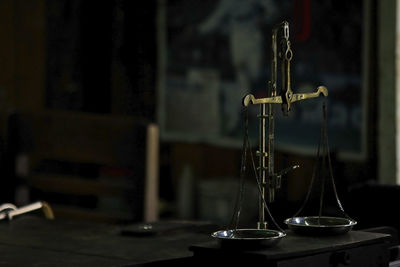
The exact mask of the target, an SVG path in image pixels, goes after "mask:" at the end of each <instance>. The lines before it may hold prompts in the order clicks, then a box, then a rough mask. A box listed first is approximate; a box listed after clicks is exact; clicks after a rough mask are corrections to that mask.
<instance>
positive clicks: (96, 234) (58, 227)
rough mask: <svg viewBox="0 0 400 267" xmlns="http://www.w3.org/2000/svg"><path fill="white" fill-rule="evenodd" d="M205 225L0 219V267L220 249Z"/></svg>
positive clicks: (380, 237) (308, 249) (270, 252)
mask: <svg viewBox="0 0 400 267" xmlns="http://www.w3.org/2000/svg"><path fill="white" fill-rule="evenodd" d="M216 230H219V229H218V226H217V225H215V224H212V223H207V222H193V221H167V222H156V223H152V224H131V225H102V224H89V223H82V222H67V221H57V220H45V219H43V218H39V217H31V216H21V217H19V218H16V219H15V220H13V221H9V222H8V221H0V266H15V265H17V266H27V263H29V265H30V266H93V265H95V266H97V267H100V266H133V265H139V264H146V263H152V262H163V261H168V260H174V259H185V258H188V259H189V258H190V257H192V256H193V255H194V253H195V252H196V251H208V252H209V251H220V246H219V243H218V241H217V240H215V239H213V238H212V237H211V233H212V232H214V231H216ZM389 237H390V235H386V234H380V233H370V232H362V231H351V232H349V233H347V234H346V235H342V236H331V237H324V238H320V237H303V236H297V235H294V234H292V233H290V232H288V235H287V236H286V237H285V238H283V239H282V241H280V242H279V243H278V245H277V246H275V247H271V248H268V249H257V250H251V251H247V253H251V254H252V255H254V256H256V257H266V258H268V259H275V258H276V259H277V258H282V257H286V256H288V255H289V256H292V257H294V256H300V255H305V254H311V253H318V252H323V251H328V250H332V249H338V248H339V247H340V248H347V247H354V246H359V245H362V244H368V243H376V242H384V240H385V239H386V238H389Z"/></svg>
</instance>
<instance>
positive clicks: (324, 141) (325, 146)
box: [293, 102, 353, 220]
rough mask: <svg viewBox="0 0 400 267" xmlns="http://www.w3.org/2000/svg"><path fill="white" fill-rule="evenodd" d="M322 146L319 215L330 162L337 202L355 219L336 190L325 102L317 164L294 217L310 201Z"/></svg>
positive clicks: (342, 210) (341, 209) (330, 175)
mask: <svg viewBox="0 0 400 267" xmlns="http://www.w3.org/2000/svg"><path fill="white" fill-rule="evenodd" d="M321 146H322V165H321V168H320V169H321V179H322V182H321V194H320V202H319V212H318V217H321V215H322V209H323V203H324V194H325V180H326V170H325V165H326V163H327V164H328V173H329V177H328V178H329V179H330V180H331V183H332V187H333V192H334V194H335V200H336V203H337V205H338V207H339V209H340V211H341V212H342V214H343V215H344V216H345V217H346V218H348V219H350V220H353V219H352V218H350V216H349V215H347V214H346V212H345V211H344V209H343V205H342V203H341V202H340V200H339V196H338V193H337V190H336V185H335V179H334V177H333V169H332V161H331V156H330V152H329V142H328V131H327V111H326V103H325V102H323V104H322V125H321V135H320V140H319V144H318V150H317V161H316V164H315V165H314V169H313V174H312V178H311V183H310V186H309V188H308V191H307V195H306V198H305V200H304V202H303V204H302V206H301V207H300V209H299V210H298V211H297V212H296V213H295V215H294V216H293V217H296V216H298V215H299V214H300V212H302V211H303V209H304V208H305V206H306V204H307V202H308V201H309V198H310V195H311V192H312V189H313V186H314V184H315V182H316V180H315V178H316V175H317V167H318V166H319V163H320V158H321V155H320V152H321ZM326 159H327V161H328V162H326Z"/></svg>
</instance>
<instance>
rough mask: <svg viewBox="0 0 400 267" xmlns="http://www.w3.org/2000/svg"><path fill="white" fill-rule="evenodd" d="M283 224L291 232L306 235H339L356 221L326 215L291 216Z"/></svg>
mask: <svg viewBox="0 0 400 267" xmlns="http://www.w3.org/2000/svg"><path fill="white" fill-rule="evenodd" d="M285 224H287V226H288V227H289V229H291V230H292V231H293V232H295V233H298V234H307V235H340V234H345V233H347V232H348V231H350V230H351V229H352V228H353V226H354V225H356V224H357V222H356V221H354V220H351V219H347V218H341V217H328V216H309V217H292V218H288V219H286V220H285Z"/></svg>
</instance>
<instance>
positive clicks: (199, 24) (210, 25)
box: [0, 0, 400, 227]
mask: <svg viewBox="0 0 400 267" xmlns="http://www.w3.org/2000/svg"><path fill="white" fill-rule="evenodd" d="M0 13H1V17H2V23H1V24H0V34H1V36H2V38H1V40H2V42H1V43H0V47H1V49H0V58H1V61H0V62H1V64H0V68H1V71H0V119H1V124H0V126H1V128H0V131H1V136H0V141H1V143H0V145H1V146H0V149H1V150H0V152H1V154H0V156H1V158H0V159H1V169H2V174H1V176H0V177H1V178H0V179H1V187H0V202H1V203H4V202H12V203H16V204H17V205H23V204H27V203H30V202H32V201H36V200H43V201H47V202H48V203H50V205H51V206H52V207H53V208H54V211H55V216H56V218H60V219H79V220H90V221H96V222H112V223H115V222H137V221H142V220H158V219H162V220H164V219H165V220H167V219H168V220H169V219H173V220H174V219H179V220H206V221H213V222H216V223H219V224H222V225H225V224H228V223H229V222H230V219H231V217H232V214H233V212H234V207H235V201H237V192H238V190H239V189H240V188H239V176H240V168H241V157H242V142H243V133H244V123H243V116H242V106H241V100H242V97H243V96H244V95H246V94H248V93H252V94H254V95H255V96H256V97H266V96H267V89H268V81H269V80H270V79H271V77H270V76H271V75H270V72H271V69H270V67H271V66H270V65H271V63H270V61H271V32H272V28H273V27H274V26H275V25H277V24H278V23H280V22H282V21H284V20H286V21H288V22H289V23H290V41H291V47H292V50H293V60H292V61H291V74H292V77H291V78H292V90H293V91H294V92H295V93H300V92H314V91H316V88H317V87H318V86H319V85H325V86H326V87H327V88H328V90H329V96H328V98H327V99H321V98H319V99H312V100H307V101H303V102H297V103H296V104H295V105H294V106H293V110H292V112H291V113H290V114H289V116H288V117H286V116H283V115H282V112H281V109H280V106H276V107H275V112H276V117H275V122H276V128H275V133H276V137H275V138H276V139H275V145H276V146H275V149H276V151H275V153H276V154H275V169H276V170H277V171H279V170H281V169H284V168H287V167H290V166H293V165H297V164H298V165H300V168H298V169H296V170H293V171H291V172H290V173H288V174H287V175H286V176H284V177H283V180H282V186H281V189H280V190H279V191H278V192H277V198H276V200H275V202H274V203H271V207H270V208H271V212H272V214H273V215H274V217H275V219H276V220H277V222H278V223H279V224H281V222H283V219H284V218H287V217H291V216H292V215H294V213H295V212H296V211H297V210H298V209H299V208H300V206H301V204H302V202H303V200H304V197H305V196H306V193H307V191H308V189H309V185H310V182H311V178H312V174H313V168H314V165H315V163H316V154H317V147H318V141H319V135H320V128H321V124H322V103H323V102H325V103H326V104H327V109H328V115H327V130H328V136H329V145H330V152H331V159H332V168H333V177H334V179H335V184H336V187H337V190H338V195H339V198H340V200H341V202H342V204H343V206H344V209H345V211H346V213H347V214H349V215H350V216H351V217H353V218H354V219H356V220H358V221H359V225H358V227H370V226H378V225H393V226H396V227H398V226H399V225H400V222H399V221H398V219H397V216H396V211H395V210H394V209H393V210H390V209H389V210H387V211H385V212H384V210H385V209H382V208H381V207H382V206H385V207H395V206H396V205H397V204H398V203H399V200H400V199H399V198H400V195H399V194H400V192H399V188H398V186H397V183H398V181H399V179H398V173H397V166H398V157H397V146H398V144H399V142H398V136H397V132H396V129H397V124H398V119H397V118H398V114H400V113H399V112H398V108H397V106H396V98H397V94H398V93H397V91H399V90H398V84H397V72H396V70H397V67H396V66H397V65H396V64H397V63H396V60H397V59H396V51H397V50H396V48H397V46H398V44H397V42H398V41H397V39H396V33H397V31H398V30H397V24H398V23H397V17H398V15H397V14H400V13H398V12H397V2H396V1H381V2H379V1H376V0H357V1H344V2H343V1H340V2H339V1H333V0H323V1H313V0H285V1H274V0H252V1H229V0H228V1H226V0H219V1H217V0H215V1H214V0H207V1H187V0H186V1H183V0H158V1H157V0H150V1H128V0H115V1H102V2H89V1H82V0H70V1H67V0H57V1H46V0H36V1H23V0H15V1H12V0H4V1H1V2H0ZM248 112H249V113H248V114H249V115H248V120H249V138H250V140H251V144H252V150H253V151H254V154H255V150H256V147H257V142H258V141H257V140H258V139H257V138H258V122H257V113H258V108H257V107H250V108H249V111H248ZM248 164H251V163H248ZM249 167H250V165H249ZM326 168H328V167H325V169H326ZM248 169H251V168H248ZM245 181H246V182H245V185H246V186H245V190H244V197H243V203H242V215H241V223H242V224H243V225H250V226H252V225H255V223H256V222H257V220H258V190H257V188H256V186H255V181H256V180H255V178H254V175H253V174H252V172H251V171H249V172H248V173H247V176H246V179H245ZM319 188H320V187H319ZM314 189H315V188H314ZM315 191H316V194H317V196H316V197H317V198H318V193H320V189H318V188H316V189H315ZM326 193H327V194H332V192H331V191H327V192H326ZM327 206H328V208H327V209H328V211H329V212H339V213H340V210H339V209H338V206H337V203H335V201H333V202H331V203H329V201H327ZM335 209H336V211H334V210H335ZM312 212H313V211H310V213H312Z"/></svg>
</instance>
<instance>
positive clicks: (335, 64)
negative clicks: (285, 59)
mask: <svg viewBox="0 0 400 267" xmlns="http://www.w3.org/2000/svg"><path fill="white" fill-rule="evenodd" d="M160 3H161V4H160V6H159V9H160V12H159V13H160V16H161V18H160V19H159V22H160V23H159V27H160V29H159V31H160V38H159V40H160V43H159V45H160V49H159V51H160V60H161V64H160V66H162V68H161V69H160V73H159V74H160V75H159V88H158V90H159V91H158V92H159V107H158V115H159V116H158V118H159V124H160V129H161V138H162V139H164V140H166V141H168V140H170V141H181V142H202V143H210V144H216V145H229V146H237V147H240V146H241V144H242V138H243V114H242V113H243V106H242V98H243V97H244V96H245V95H246V94H249V93H251V94H253V95H255V96H256V97H257V98H258V97H266V96H267V94H268V81H270V79H271V74H270V72H271V34H272V29H273V27H274V26H275V25H277V24H278V23H280V22H282V21H288V22H289V27H290V37H289V38H290V41H291V47H292V50H293V59H292V61H291V81H292V90H293V91H294V93H311V92H315V91H316V89H317V87H318V86H320V85H324V86H326V87H327V88H328V90H329V96H328V97H327V98H326V99H323V98H315V99H310V100H306V101H299V102H296V103H294V104H293V108H292V111H291V112H290V113H289V116H283V114H282V112H281V107H280V106H279V105H275V114H276V116H275V147H276V149H282V150H287V151H292V152H295V153H309V154H310V153H315V151H316V147H317V146H318V141H319V135H320V127H321V123H322V102H323V101H325V102H326V104H327V108H328V135H329V142H330V143H329V144H330V147H331V151H334V152H338V154H341V155H347V157H362V156H363V154H364V152H365V134H366V133H365V129H366V125H365V124H366V118H365V116H366V112H365V110H366V107H365V105H366V103H365V101H364V99H365V90H363V77H362V41H361V40H362V20H363V16H362V12H363V11H362V10H363V7H362V1H347V2H345V3H343V2H340V3H337V1H336V2H335V1H329V0H323V1H318V3H317V2H315V1H313V2H311V1H309V0H298V1H289V0H285V1H274V0H249V1H241V0H219V1H213V0H205V1H194V0H169V1H160ZM333 10H334V12H333ZM279 70H280V67H278V71H279ZM278 90H279V88H278ZM258 113H259V110H258V107H256V106H254V107H250V108H249V117H248V118H249V136H250V137H251V139H252V143H253V144H254V145H256V143H257V138H258V119H257V114H258Z"/></svg>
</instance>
